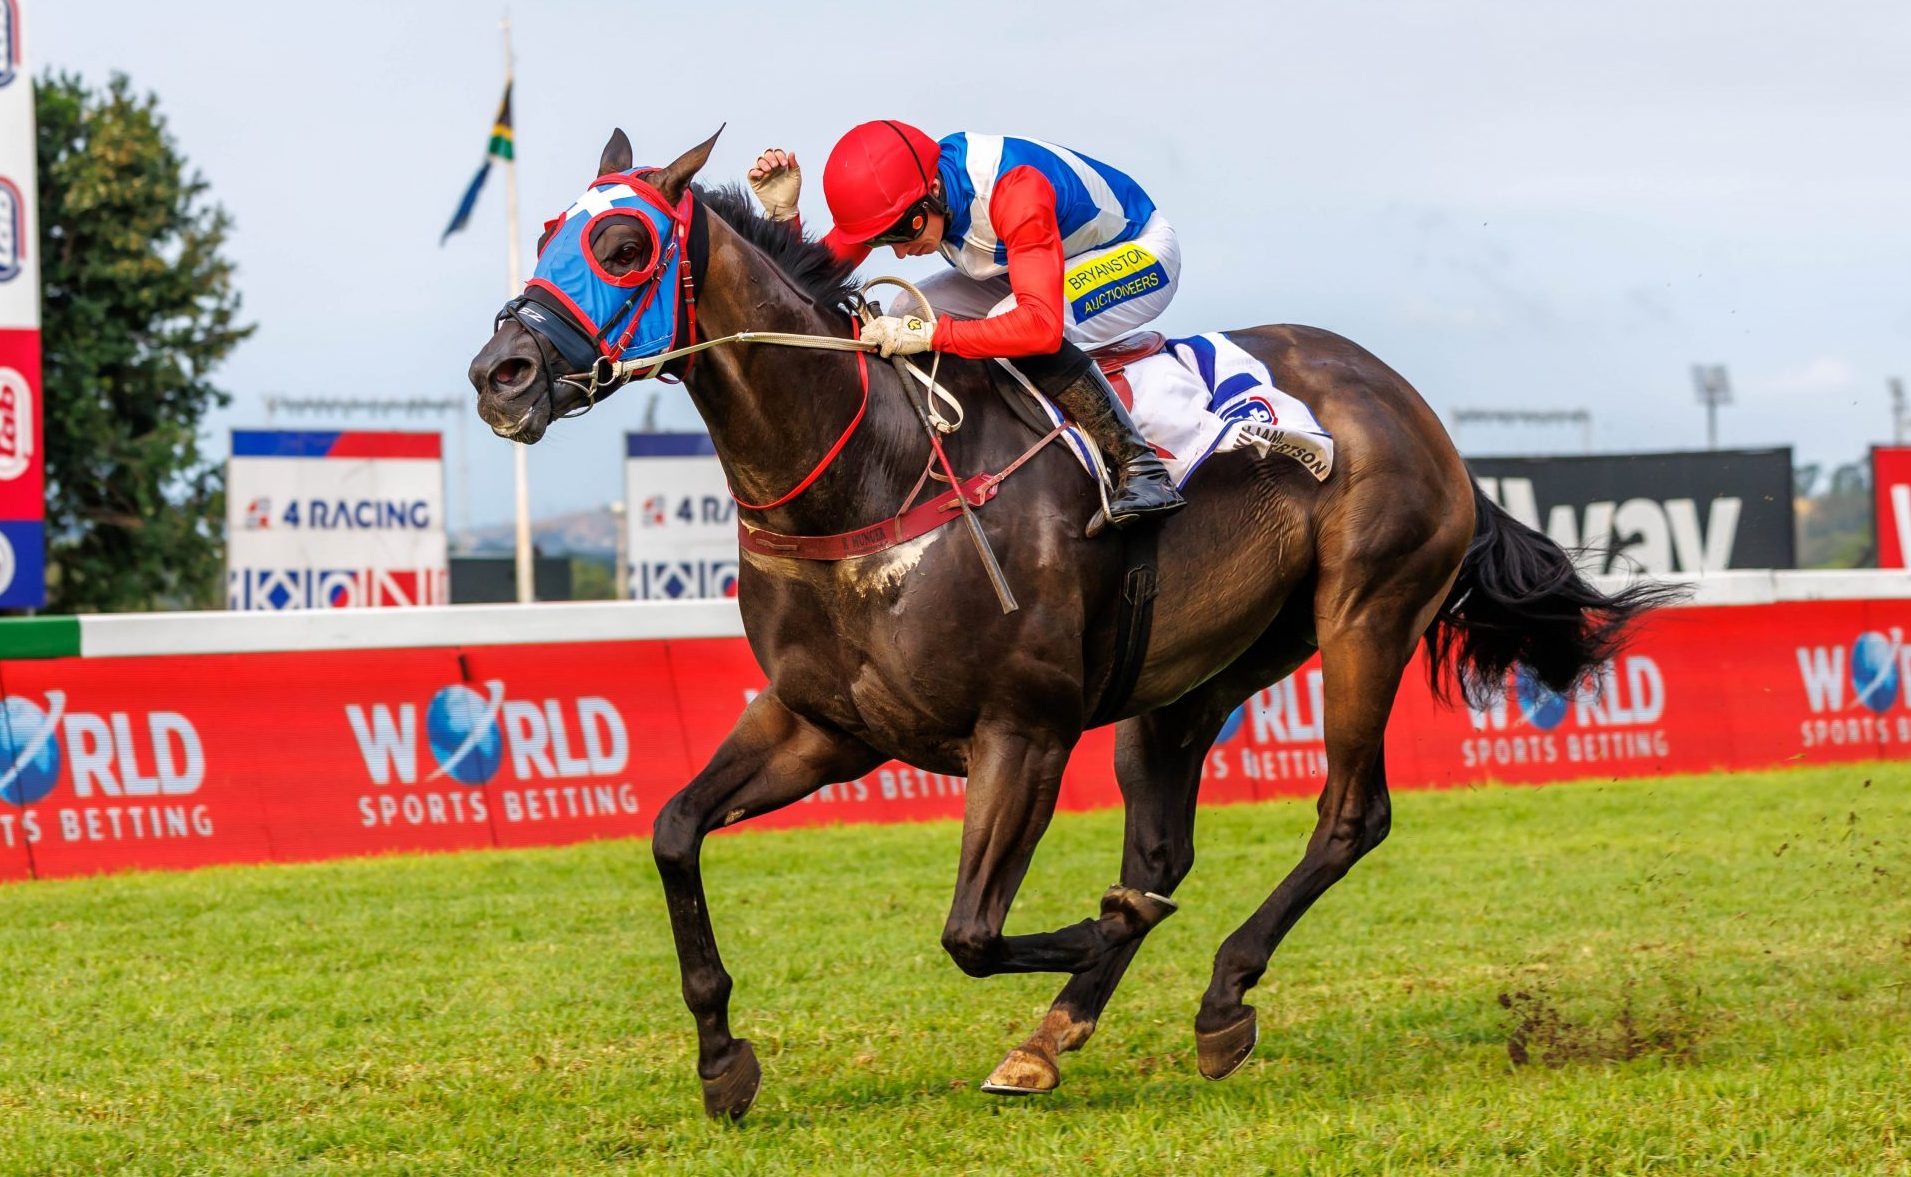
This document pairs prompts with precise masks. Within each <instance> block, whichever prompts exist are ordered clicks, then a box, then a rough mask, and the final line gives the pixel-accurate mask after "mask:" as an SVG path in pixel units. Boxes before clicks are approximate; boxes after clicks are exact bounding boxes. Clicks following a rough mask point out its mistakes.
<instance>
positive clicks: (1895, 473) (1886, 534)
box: [1871, 445, 1911, 568]
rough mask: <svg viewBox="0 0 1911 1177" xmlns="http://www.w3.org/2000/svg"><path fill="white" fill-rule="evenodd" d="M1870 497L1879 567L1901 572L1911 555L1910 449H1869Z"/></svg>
mask: <svg viewBox="0 0 1911 1177" xmlns="http://www.w3.org/2000/svg"><path fill="white" fill-rule="evenodd" d="M1871 493H1872V496H1873V499H1872V501H1873V503H1874V504H1875V511H1874V515H1873V530H1872V534H1873V535H1875V536H1877V537H1878V567H1880V568H1903V567H1905V566H1906V565H1905V557H1906V556H1907V555H1911V446H1885V445H1880V446H1873V447H1872V448H1871Z"/></svg>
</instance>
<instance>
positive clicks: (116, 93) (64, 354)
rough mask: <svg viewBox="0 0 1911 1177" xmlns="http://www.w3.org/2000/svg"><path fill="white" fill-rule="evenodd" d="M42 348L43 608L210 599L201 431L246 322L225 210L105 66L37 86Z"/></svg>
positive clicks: (210, 474) (220, 530)
mask: <svg viewBox="0 0 1911 1177" xmlns="http://www.w3.org/2000/svg"><path fill="white" fill-rule="evenodd" d="M34 100H35V103H36V105H37V107H38V115H39V143H38V159H39V170H40V224H41V225H42V226H43V229H42V233H41V238H42V240H41V250H40V280H41V283H42V290H41V296H42V310H41V338H42V348H43V351H44V355H45V360H44V377H43V388H44V391H45V400H46V411H45V430H46V439H45V453H46V493H47V563H48V573H47V579H48V585H47V607H48V609H49V610H51V611H57V612H81V611H91V610H121V609H159V608H168V607H171V608H178V607H181V606H190V605H210V604H214V603H216V602H217V601H218V600H219V598H220V596H221V592H220V588H221V586H220V584H219V579H220V569H221V564H222V555H223V549H224V531H225V520H224V510H225V505H224V478H223V473H222V471H221V470H220V469H219V467H218V466H217V465H216V464H215V463H213V462H210V461H208V460H207V459H206V457H205V456H204V455H203V454H202V453H201V451H200V447H199V426H200V423H201V422H202V421H203V420H204V419H205V416H206V413H207V412H208V411H209V410H210V409H213V408H215V407H219V406H223V405H225V404H226V403H227V401H228V399H229V398H228V397H227V395H226V394H225V393H224V392H221V391H220V390H219V389H218V388H216V387H214V386H213V385H212V384H211V383H210V382H209V379H208V377H209V375H210V373H211V371H212V370H213V369H214V368H215V367H217V366H218V364H219V362H220V361H221V360H223V359H225V357H226V356H227V355H228V354H229V353H230V352H231V351H232V349H233V348H234V347H236V346H238V344H239V343H240V342H241V341H242V340H244V339H245V338H246V337H247V336H248V335H250V334H251V333H252V330H253V328H252V327H251V326H249V325H242V324H241V323H240V322H239V308H240V298H239V294H238V292H237V291H236V290H235V289H234V288H233V265H232V262H231V261H229V260H228V259H227V258H226V257H225V256H224V254H223V252H222V251H223V249H224V247H225V244H226V235H227V233H228V231H229V230H230V229H231V227H232V220H231V218H230V217H229V216H227V215H226V212H225V210H224V209H223V208H220V207H219V206H218V205H216V204H212V203H210V202H209V201H208V200H207V198H206V193H207V185H206V182H205V180H204V179H203V178H201V177H200V175H199V174H198V173H197V172H194V173H191V174H188V173H187V165H186V160H185V158H184V156H182V155H181V154H180V152H179V148H178V145H177V144H176V143H174V141H173V139H172V136H171V135H169V134H168V133H167V130H166V122H165V119H164V118H162V117H161V116H160V114H159V107H158V102H157V100H156V99H155V98H154V97H153V96H152V95H150V94H149V95H146V96H144V97H139V96H136V95H134V94H133V93H132V90H131V86H130V84H129V83H128V82H127V80H126V78H125V76H123V75H119V74H115V75H114V76H113V78H112V81H111V82H110V83H109V84H108V86H107V88H106V89H105V90H104V91H103V92H101V91H93V90H89V89H88V88H87V87H86V85H85V84H84V83H83V82H82V80H81V79H80V78H78V77H76V76H73V75H69V74H60V75H53V74H48V75H47V76H45V77H43V78H41V79H39V80H38V81H37V82H36V83H35V85H34Z"/></svg>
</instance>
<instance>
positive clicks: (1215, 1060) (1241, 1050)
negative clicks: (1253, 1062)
mask: <svg viewBox="0 0 1911 1177" xmlns="http://www.w3.org/2000/svg"><path fill="white" fill-rule="evenodd" d="M1260 1040H1261V1028H1260V1025H1259V1024H1258V1023H1257V1022H1256V1021H1255V1017H1254V1007H1253V1006H1251V1005H1250V1006H1246V1007H1243V1010H1242V1013H1241V1016H1240V1017H1239V1018H1237V1019H1235V1021H1234V1023H1233V1024H1232V1025H1229V1026H1224V1027H1222V1028H1221V1029H1219V1030H1216V1031H1214V1032H1213V1033H1211V1034H1204V1033H1202V1032H1201V1031H1199V1030H1196V1031H1195V1032H1194V1044H1195V1048H1196V1052H1197V1053H1198V1054H1199V1055H1200V1059H1201V1074H1202V1075H1203V1076H1204V1077H1205V1078H1209V1079H1225V1078H1227V1077H1228V1076H1229V1075H1232V1074H1233V1073H1234V1072H1236V1071H1238V1070H1240V1069H1241V1064H1242V1063H1244V1062H1246V1061H1247V1060H1248V1057H1249V1056H1250V1055H1252V1054H1253V1053H1254V1044H1255V1043H1257V1042H1259V1041H1260Z"/></svg>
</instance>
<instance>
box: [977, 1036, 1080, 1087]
mask: <svg viewBox="0 0 1911 1177" xmlns="http://www.w3.org/2000/svg"><path fill="white" fill-rule="evenodd" d="M1061 1085H1062V1073H1061V1072H1060V1071H1059V1070H1057V1069H1056V1067H1055V1063H1054V1062H1053V1061H1052V1060H1050V1059H1046V1058H1043V1057H1042V1056H1041V1055H1039V1054H1036V1053H1035V1052H1034V1051H1032V1050H1024V1049H1023V1048H1021V1047H1019V1046H1018V1047H1016V1048H1015V1049H1014V1050H1011V1051H1009V1053H1008V1057H1007V1058H1005V1059H1003V1060H1002V1061H1001V1062H1000V1063H999V1064H997V1065H996V1068H995V1070H993V1071H991V1072H989V1077H988V1078H987V1079H986V1080H984V1081H983V1084H982V1090H984V1091H986V1092H988V1093H989V1094H990V1095H1047V1094H1048V1093H1049V1092H1051V1091H1053V1090H1055V1089H1056V1088H1057V1087H1060V1086H1061Z"/></svg>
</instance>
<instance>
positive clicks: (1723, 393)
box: [1692, 364, 1732, 450]
mask: <svg viewBox="0 0 1911 1177" xmlns="http://www.w3.org/2000/svg"><path fill="white" fill-rule="evenodd" d="M1692 386H1693V388H1695V389H1697V390H1698V394H1699V403H1700V404H1702V405H1704V406H1705V448H1706V449H1708V450H1715V449H1718V448H1719V406H1720V405H1729V404H1731V403H1732V378H1731V377H1730V376H1729V375H1727V374H1726V371H1725V365H1724V364H1694V365H1692Z"/></svg>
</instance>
